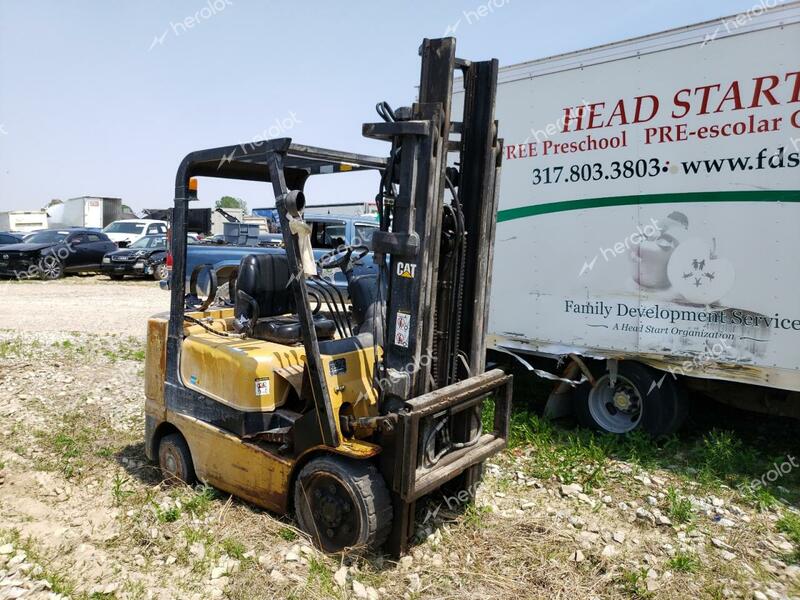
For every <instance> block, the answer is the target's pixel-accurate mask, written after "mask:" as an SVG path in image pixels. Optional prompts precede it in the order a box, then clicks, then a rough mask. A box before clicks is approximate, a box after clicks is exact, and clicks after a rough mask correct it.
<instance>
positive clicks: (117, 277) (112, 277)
mask: <svg viewBox="0 0 800 600" xmlns="http://www.w3.org/2000/svg"><path fill="white" fill-rule="evenodd" d="M108 278H109V279H110V280H111V281H122V280H123V279H125V275H109V276H108Z"/></svg>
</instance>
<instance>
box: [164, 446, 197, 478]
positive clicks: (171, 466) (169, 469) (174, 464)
mask: <svg viewBox="0 0 800 600" xmlns="http://www.w3.org/2000/svg"><path fill="white" fill-rule="evenodd" d="M158 465H159V467H161V474H162V475H163V477H164V481H166V482H167V483H168V484H173V485H174V484H179V483H185V484H187V485H192V484H194V483H195V481H196V480H197V478H196V476H195V473H194V463H193V462H192V453H191V452H190V451H189V445H188V444H187V443H186V440H185V439H183V436H182V435H181V434H180V433H170V434H169V435H165V436H164V437H163V438H161V441H160V442H159V444H158Z"/></svg>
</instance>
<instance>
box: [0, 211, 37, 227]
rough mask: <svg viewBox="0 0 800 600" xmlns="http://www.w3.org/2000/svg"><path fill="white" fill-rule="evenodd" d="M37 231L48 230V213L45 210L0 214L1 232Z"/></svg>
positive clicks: (4, 212)
mask: <svg viewBox="0 0 800 600" xmlns="http://www.w3.org/2000/svg"><path fill="white" fill-rule="evenodd" d="M37 229H47V213H46V212H45V211H43V210H9V211H3V212H0V231H19V232H29V231H36V230H37Z"/></svg>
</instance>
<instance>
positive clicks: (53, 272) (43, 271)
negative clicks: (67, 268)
mask: <svg viewBox="0 0 800 600" xmlns="http://www.w3.org/2000/svg"><path fill="white" fill-rule="evenodd" d="M64 275H65V272H64V263H63V262H61V261H60V260H59V259H58V258H57V257H55V256H44V257H42V258H41V259H40V260H39V279H42V280H44V281H55V280H56V279H63V278H64Z"/></svg>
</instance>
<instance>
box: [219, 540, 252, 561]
mask: <svg viewBox="0 0 800 600" xmlns="http://www.w3.org/2000/svg"><path fill="white" fill-rule="evenodd" d="M222 549H223V550H224V551H225V554H227V555H228V556H230V557H231V558H235V559H236V560H244V555H245V553H246V552H247V548H245V547H244V544H243V543H242V542H240V541H239V540H235V539H233V538H225V539H224V540H222Z"/></svg>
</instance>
